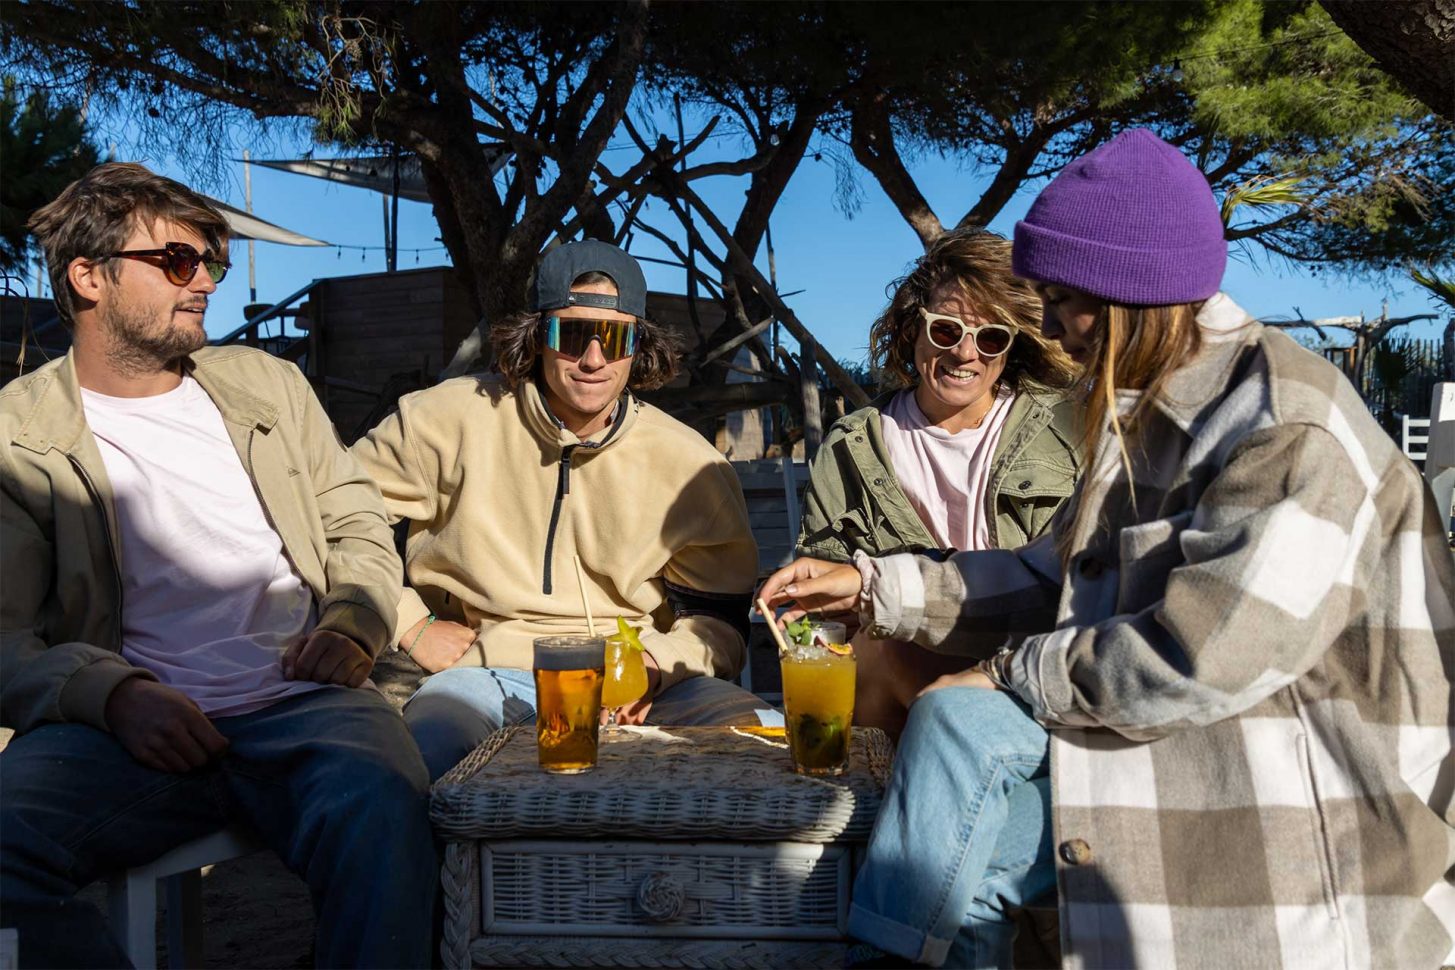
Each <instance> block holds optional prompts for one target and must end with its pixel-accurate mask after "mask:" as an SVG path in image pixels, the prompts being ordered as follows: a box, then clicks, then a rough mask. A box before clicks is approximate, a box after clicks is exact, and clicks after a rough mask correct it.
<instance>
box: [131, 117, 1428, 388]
mask: <svg viewBox="0 0 1455 970" xmlns="http://www.w3.org/2000/svg"><path fill="white" fill-rule="evenodd" d="M690 134H691V126H690V125H689V137H690ZM277 142H278V143H279V145H275V146H273V147H270V148H268V149H261V148H259V149H255V155H258V156H270V157H278V155H283V154H287V142H288V140H287V138H286V137H280V138H278V139H277ZM722 142H727V143H726V144H722ZM719 143H720V145H721V147H720V148H719V149H718V150H719V151H722V152H724V153H727V152H732V151H733V150H734V149H735V146H734V145H732V144H731V143H730V140H727V139H723V140H720V141H719ZM294 147H295V149H296V151H297V152H300V153H301V151H302V150H304V149H305V148H306V147H307V145H306V144H303V143H301V142H299V143H296V144H295V146H294ZM232 154H233V155H234V156H240V154H241V146H238V147H237V149H236V151H234V152H233V153H232ZM317 154H318V155H319V156H321V157H323V156H327V155H329V154H331V153H330V152H329V151H328V150H326V149H318V150H317ZM117 156H118V157H119V158H122V159H127V158H131V159H134V160H137V161H141V162H144V163H146V164H148V165H150V166H151V167H152V168H154V169H155V170H157V171H160V172H162V173H164V174H167V175H170V176H172V177H174V178H178V179H180V180H182V181H186V182H189V183H191V184H194V185H198V187H199V188H202V189H203V191H206V192H208V193H209V194H211V195H214V196H215V197H218V198H221V199H222V200H223V201H225V202H228V203H230V204H232V205H235V206H237V207H238V208H242V207H243V178H242V163H241V162H240V161H231V160H222V161H220V162H219V163H218V164H219V165H220V166H221V167H220V169H218V170H214V171H210V172H207V173H205V176H204V177H202V178H196V177H193V176H195V175H196V174H197V173H196V172H192V173H189V172H187V171H183V170H181V169H180V167H179V166H178V165H177V164H176V163H175V162H174V160H173V159H171V158H169V157H148V156H146V155H144V154H141V153H138V152H136V151H135V150H134V149H128V147H127V146H126V145H121V146H118V147H117ZM634 157H635V155H634V153H633V152H632V151H631V150H629V149H623V150H617V151H612V150H608V152H607V154H606V155H605V159H606V161H607V162H608V164H611V165H612V167H613V168H615V169H618V170H619V169H622V168H624V167H625V166H626V165H627V164H629V162H630V160H631V159H633V158H634ZM911 169H912V171H913V172H914V174H915V176H916V178H917V179H918V181H919V184H920V187H921V190H922V191H923V192H924V194H925V196H926V198H927V199H928V200H929V202H930V203H931V205H932V206H933V207H934V209H935V211H936V212H937V213H938V214H939V216H940V218H941V219H942V220H944V221H946V222H947V223H952V222H953V221H954V220H955V219H957V218H958V217H959V216H960V215H961V214H962V213H963V212H964V211H965V210H966V208H968V206H969V205H970V204H971V203H972V202H973V201H974V200H975V199H976V198H977V197H978V195H979V191H980V187H981V185H982V184H983V182H984V179H982V178H980V177H978V176H977V174H976V173H974V172H971V171H967V170H965V169H963V168H962V167H961V166H960V165H959V164H957V162H956V161H954V160H947V159H942V158H938V157H929V158H925V159H921V160H919V161H918V162H916V163H913V164H912V165H911ZM252 183H253V211H254V213H255V214H256V215H258V216H260V217H262V218H264V219H267V220H269V221H272V222H275V223H278V224H280V225H283V226H286V227H287V228H289V229H293V230H295V231H297V232H301V233H304V234H305V235H309V236H312V237H314V238H318V239H324V240H327V241H329V242H331V243H338V244H344V245H346V246H372V247H380V248H375V249H369V250H363V251H360V250H357V249H348V248H345V249H342V250H337V249H334V248H328V249H310V248H299V247H291V246H281V245H277V244H272V243H258V244H257V245H256V273H257V282H258V299H259V301H261V302H273V301H275V300H279V299H282V298H283V297H285V296H287V295H288V294H290V293H292V292H293V291H295V290H297V289H299V288H300V287H302V286H303V285H305V284H306V283H308V282H309V281H310V280H312V279H314V278H317V277H323V276H346V275H354V274H358V273H370V272H382V271H383V270H384V268H385V263H384V252H383V249H382V245H383V242H384V230H383V204H384V203H383V197H382V196H380V195H378V194H375V193H372V192H369V191H366V190H363V189H355V188H349V187H346V186H340V185H335V184H332V183H328V182H324V181H322V180H319V179H312V178H306V177H303V176H298V175H292V174H288V173H284V172H275V171H272V170H269V169H262V168H258V167H254V168H253V172H252ZM835 184H836V183H835V175H834V170H833V165H832V163H831V162H830V161H829V160H828V159H827V158H825V159H824V160H823V161H814V160H813V159H812V158H808V159H805V161H804V163H803V165H802V166H801V168H800V169H799V171H798V173H797V174H796V175H795V176H794V178H793V181H792V182H791V183H790V184H789V187H788V189H787V191H786V193H785V195H784V198H783V200H782V202H781V203H780V204H779V206H778V209H777V211H776V212H775V214H774V218H773V222H772V232H773V241H774V244H775V249H776V252H777V269H778V285H779V289H780V291H782V292H790V291H794V290H802V291H803V292H802V293H799V294H798V295H795V296H792V297H790V298H789V300H788V303H789V305H790V306H792V307H793V308H794V311H795V312H796V313H797V314H798V316H799V318H800V319H801V320H803V322H804V323H805V324H807V325H808V326H809V327H810V328H811V329H812V330H813V331H814V333H815V335H816V336H817V337H818V339H819V340H820V341H821V342H822V343H823V344H824V345H825V346H826V347H828V348H829V349H830V350H831V351H832V352H833V354H834V355H835V356H836V357H838V358H840V359H847V360H854V361H861V360H863V359H864V358H865V356H866V349H865V348H866V344H867V333H868V328H869V324H870V322H871V321H872V320H873V318H874V316H875V315H876V314H877V312H878V311H879V310H880V309H881V308H882V307H883V305H884V302H885V286H886V284H888V283H889V282H890V281H892V280H893V279H894V278H895V277H896V276H898V275H899V274H900V273H902V272H903V271H904V268H905V266H906V265H907V264H908V263H909V261H911V260H912V259H914V257H915V256H916V255H917V254H918V253H919V251H920V247H919V242H918V240H917V239H916V237H915V235H914V233H913V232H912V231H911V230H910V229H909V227H908V226H907V225H906V224H905V223H904V221H903V220H902V219H901V218H900V216H899V214H898V213H897V212H896V211H895V210H894V208H893V206H892V205H891V204H890V203H889V201H888V199H886V198H885V196H884V194H883V193H882V191H881V190H880V189H879V188H878V186H877V185H876V184H875V183H874V182H873V181H872V180H871V179H870V178H869V177H868V176H867V175H864V174H860V186H861V192H860V197H861V199H862V204H861V206H860V207H859V209H858V210H857V211H856V212H855V213H853V215H852V216H846V215H845V214H844V213H843V212H841V211H839V210H838V209H837V208H835V205H834V197H835ZM746 185H747V180H746V179H745V178H721V177H720V178H714V179H710V180H706V181H705V182H700V183H698V185H697V187H698V190H699V191H700V192H701V193H702V194H703V196H704V197H705V198H706V199H707V201H708V203H709V204H712V205H714V206H720V207H721V208H719V209H718V211H719V213H720V214H726V215H732V214H735V213H736V211H737V209H738V207H739V206H740V204H741V199H742V195H741V193H742V191H743V189H744V188H745V187H746ZM1036 188H1038V186H1031V187H1027V188H1023V190H1022V192H1021V193H1020V195H1018V196H1017V197H1016V198H1015V199H1014V200H1012V202H1011V203H1010V205H1009V206H1007V208H1006V209H1005V211H1003V212H1002V213H1001V215H1000V216H999V217H998V218H997V219H996V220H995V221H994V222H993V223H992V224H991V228H992V229H995V230H996V231H999V232H1001V233H1004V234H1007V235H1009V234H1010V233H1011V231H1012V229H1013V227H1014V225H1015V220H1016V219H1018V218H1019V217H1020V216H1021V215H1022V214H1024V212H1025V210H1026V208H1027V207H1028V206H1029V205H1030V203H1031V200H1032V199H1033V198H1034V197H1035V191H1036ZM646 214H647V216H648V218H649V219H651V220H652V221H653V224H654V225H656V226H658V227H659V228H662V229H665V230H671V229H672V227H673V226H674V224H675V220H673V219H672V217H671V216H670V214H669V213H668V212H666V211H665V206H663V205H661V204H660V203H659V204H658V205H657V206H655V207H649V208H648V210H647V212H646ZM728 221H731V220H730V219H728ZM399 222H400V227H399V245H400V248H401V252H400V257H399V266H400V268H401V269H410V268H413V267H415V266H430V265H442V264H445V263H447V262H448V254H447V253H446V252H445V251H444V250H443V248H442V247H441V246H440V243H439V242H438V241H437V238H436V237H437V236H438V235H439V230H438V227H437V226H436V224H435V220H434V216H433V213H432V211H431V208H430V207H429V206H427V205H423V204H420V203H414V202H408V201H401V202H400V203H399ZM674 234H675V233H674ZM416 249H419V250H423V251H421V252H418V253H416V252H413V250H416ZM632 250H633V252H636V253H639V254H641V255H645V256H655V257H665V258H670V253H669V252H667V250H666V247H664V246H662V245H661V244H660V243H658V242H657V241H656V240H652V239H650V238H647V237H644V235H643V234H641V233H638V234H637V235H636V238H635V241H634V243H633V245H632ZM232 258H233V270H232V273H231V274H230V275H229V276H228V278H227V280H225V281H224V283H223V285H222V287H221V288H220V289H219V290H218V292H217V293H216V295H215V296H214V297H213V300H212V308H211V310H210V311H209V314H208V331H209V332H210V333H212V334H213V335H214V336H216V335H220V334H223V333H226V332H228V331H230V330H232V329H233V328H235V327H236V326H238V325H239V324H241V323H242V320H243V306H244V305H245V304H247V303H248V302H250V301H249V299H248V267H247V247H246V244H245V243H242V242H238V243H237V244H236V248H235V249H234V252H233V257H232ZM759 263H760V265H761V266H763V268H764V272H765V275H766V267H767V258H766V253H760V258H759ZM644 268H645V270H646V273H647V278H648V282H649V284H650V285H651V286H652V288H653V289H661V290H669V291H676V292H682V291H683V288H684V273H683V271H682V270H680V269H676V268H672V267H665V266H661V265H656V264H652V263H645V264H644ZM1223 288H1224V289H1225V290H1226V291H1227V292H1229V293H1230V294H1231V295H1232V296H1233V297H1234V298H1235V299H1236V300H1238V302H1239V303H1241V304H1242V305H1243V306H1244V308H1245V309H1247V310H1248V311H1249V312H1251V313H1252V314H1253V315H1255V316H1259V317H1272V316H1293V315H1295V311H1294V307H1298V308H1299V309H1300V310H1301V311H1302V314H1303V316H1304V317H1305V318H1320V317H1331V316H1341V315H1348V314H1358V313H1361V312H1362V313H1364V314H1366V315H1368V316H1370V317H1373V316H1378V315H1379V313H1380V310H1381V305H1382V303H1383V301H1386V300H1387V301H1388V304H1389V312H1390V314H1391V315H1392V316H1407V315H1411V314H1416V313H1427V312H1434V309H1435V308H1434V306H1433V305H1432V303H1431V301H1429V300H1428V299H1427V298H1426V297H1425V295H1424V294H1423V291H1422V290H1420V288H1419V287H1417V286H1415V285H1414V284H1413V283H1411V282H1409V281H1408V280H1407V279H1405V278H1403V277H1402V276H1390V277H1387V278H1382V279H1376V280H1360V281H1349V280H1343V279H1336V278H1332V277H1315V276H1313V275H1311V274H1310V273H1309V272H1308V271H1307V270H1304V269H1301V268H1298V267H1290V266H1289V265H1287V264H1286V263H1281V262H1278V261H1270V260H1269V259H1267V258H1266V257H1265V256H1263V255H1262V254H1261V253H1260V254H1259V255H1258V256H1257V257H1256V259H1254V260H1252V261H1250V260H1249V259H1248V258H1247V257H1239V256H1235V257H1234V258H1233V259H1232V260H1230V262H1229V268H1228V273H1227V276H1226V277H1225V279H1224V283H1223ZM1442 328H1443V322H1436V321H1428V322H1424V323H1420V324H1415V325H1412V326H1411V327H1409V328H1406V329H1407V332H1409V333H1410V335H1412V336H1418V337H1421V338H1428V337H1433V336H1437V335H1438V334H1439V332H1440V331H1441V329H1442ZM788 339H789V340H790V341H791V338H788Z"/></svg>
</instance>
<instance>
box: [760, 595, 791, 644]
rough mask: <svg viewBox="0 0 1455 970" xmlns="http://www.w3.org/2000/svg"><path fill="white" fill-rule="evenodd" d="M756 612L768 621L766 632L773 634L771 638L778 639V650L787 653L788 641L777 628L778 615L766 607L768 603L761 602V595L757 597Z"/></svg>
mask: <svg viewBox="0 0 1455 970" xmlns="http://www.w3.org/2000/svg"><path fill="white" fill-rule="evenodd" d="M758 612H759V613H762V614H763V618H764V619H766V620H767V621H768V632H770V633H772V634H773V639H774V640H777V641H778V652H779V653H788V641H787V640H785V639H783V631H782V630H780V629H778V617H776V616H774V615H773V611H772V610H770V609H768V604H767V603H764V602H763V597H761V596H759V597H758Z"/></svg>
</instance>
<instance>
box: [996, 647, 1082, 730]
mask: <svg viewBox="0 0 1455 970" xmlns="http://www.w3.org/2000/svg"><path fill="white" fill-rule="evenodd" d="M1076 632H1077V628H1076V627H1065V628H1063V629H1060V630H1053V631H1052V632H1050V633H1040V634H1037V635H1035V636H1032V637H1027V638H1026V639H1025V641H1024V642H1023V643H1022V644H1021V646H1020V648H1019V649H1018V650H1016V652H1015V653H1014V654H1013V655H1012V656H1011V658H1010V662H1009V663H1008V664H1007V665H1006V666H1007V676H1006V680H1007V682H1008V683H1009V685H1010V689H1011V690H1013V691H1014V692H1015V693H1016V694H1017V695H1019V697H1020V698H1021V700H1023V701H1025V702H1026V704H1027V705H1028V706H1029V707H1030V709H1031V712H1032V713H1033V714H1034V715H1035V717H1036V720H1038V721H1041V722H1043V723H1044V722H1059V721H1062V720H1064V719H1065V715H1066V713H1067V712H1068V711H1069V710H1070V709H1071V707H1072V704H1073V695H1072V692H1071V681H1070V679H1069V678H1068V677H1067V675H1066V653H1067V651H1068V650H1069V649H1070V647H1071V643H1072V641H1073V640H1075V639H1076Z"/></svg>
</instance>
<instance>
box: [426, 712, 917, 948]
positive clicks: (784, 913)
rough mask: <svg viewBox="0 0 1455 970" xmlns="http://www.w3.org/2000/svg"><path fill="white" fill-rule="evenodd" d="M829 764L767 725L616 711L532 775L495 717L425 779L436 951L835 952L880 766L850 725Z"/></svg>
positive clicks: (527, 746) (524, 752)
mask: <svg viewBox="0 0 1455 970" xmlns="http://www.w3.org/2000/svg"><path fill="white" fill-rule="evenodd" d="M851 750H852V761H851V767H850V771H849V772H848V773H847V774H845V775H844V776H843V777H841V778H807V777H804V776H801V775H796V774H794V773H793V772H792V770H791V769H790V766H789V761H788V750H787V747H786V746H785V745H784V743H783V738H782V732H781V729H779V731H778V732H777V734H776V736H775V735H774V734H773V733H772V732H770V731H769V730H768V729H763V728H756V729H752V728H625V729H623V733H622V734H620V735H619V736H618V738H617V739H615V740H609V739H606V738H605V736H604V735H603V744H602V746H601V754H600V761H599V764H598V766H597V768H596V770H594V771H590V772H587V773H585V774H581V775H549V774H546V773H545V772H543V771H541V770H540V768H539V767H538V765H537V762H536V747H535V732H534V730H533V729H532V728H531V727H529V726H526V727H524V728H506V729H505V730H503V731H500V732H498V733H496V734H495V735H493V736H492V737H491V738H489V739H488V740H486V741H485V742H484V743H483V744H481V745H480V747H479V748H477V749H476V750H475V751H474V752H472V753H471V754H470V756H469V757H467V758H466V759H465V760H464V761H462V762H460V764H459V765H457V766H456V767H455V768H454V769H452V770H451V771H450V772H449V773H448V774H446V775H445V776H444V777H443V778H441V779H440V780H439V782H438V783H437V784H436V785H435V788H434V792H433V797H432V804H431V809H430V814H431V818H432V819H433V821H434V825H435V830H436V832H437V833H438V834H439V835H440V836H441V838H443V839H444V840H445V841H446V843H447V844H446V849H445V864H444V870H443V873H442V877H441V878H442V880H443V882H444V890H445V925H444V942H443V945H442V955H443V957H444V963H445V966H447V967H467V966H485V967H494V966H510V967H544V966H550V967H565V966H582V967H732V968H738V967H765V968H766V967H775V968H776V967H836V966H841V965H842V962H843V957H844V947H845V943H844V940H845V923H846V920H847V915H848V905H849V887H850V885H851V883H852V881H853V880H852V877H853V869H854V864H855V858H854V857H855V853H856V850H857V849H858V848H860V847H862V844H863V843H864V842H865V841H866V840H867V839H868V837H869V831H870V829H871V828H872V827H873V824H874V816H875V814H876V813H877V812H878V809H879V803H880V799H881V797H882V795H883V791H884V784H885V782H886V781H887V780H888V774H889V764H890V759H891V757H892V748H891V746H890V744H889V741H888V739H887V738H886V737H885V736H884V734H883V733H881V732H879V731H876V730H865V729H861V728H856V729H855V731H854V739H853V746H852V749H851Z"/></svg>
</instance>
